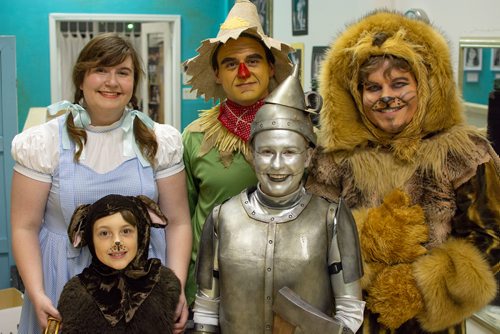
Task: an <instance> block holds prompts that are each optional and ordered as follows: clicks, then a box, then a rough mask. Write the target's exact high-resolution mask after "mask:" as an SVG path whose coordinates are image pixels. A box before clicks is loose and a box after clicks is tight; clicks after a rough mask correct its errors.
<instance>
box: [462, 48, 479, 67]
mask: <svg viewBox="0 0 500 334" xmlns="http://www.w3.org/2000/svg"><path fill="white" fill-rule="evenodd" d="M464 57H465V58H464V70H465V71H481V68H482V60H483V49H482V48H465V50H464Z"/></svg>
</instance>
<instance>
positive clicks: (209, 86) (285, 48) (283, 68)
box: [184, 0, 293, 101]
mask: <svg viewBox="0 0 500 334" xmlns="http://www.w3.org/2000/svg"><path fill="white" fill-rule="evenodd" d="M242 33H246V34H250V35H254V36H256V37H257V38H259V39H260V40H262V42H264V44H265V45H266V46H267V48H268V49H270V50H271V52H272V53H273V55H274V58H275V63H274V73H275V74H274V78H272V79H271V81H270V83H269V91H272V90H273V89H274V88H275V87H276V86H277V85H278V84H279V83H280V82H281V81H283V80H285V79H286V78H287V77H288V75H289V74H290V73H291V71H292V64H291V62H290V60H289V59H288V53H289V52H291V51H293V49H292V48H291V47H290V46H289V45H288V44H285V43H282V42H280V41H278V40H275V39H273V38H271V37H269V36H266V35H265V34H264V30H263V29H262V26H261V24H260V20H259V15H258V13H257V8H256V7H255V5H254V4H253V3H251V2H250V1H248V0H236V3H235V4H234V6H233V8H231V10H230V11H229V14H228V15H227V17H226V20H225V21H224V23H223V24H222V25H221V27H220V30H219V33H218V34H217V37H215V38H209V39H206V40H204V41H202V42H201V46H200V47H199V48H198V50H197V51H198V55H197V56H195V57H193V58H191V59H189V60H187V61H186V62H185V63H184V67H185V68H186V73H187V74H188V75H190V76H192V78H191V79H190V80H189V82H188V83H189V84H190V85H191V86H192V88H191V90H192V91H193V90H197V93H196V96H201V95H204V97H205V101H208V100H209V99H211V98H213V99H214V100H215V101H217V100H218V99H221V100H222V99H225V98H226V93H225V92H224V90H223V89H222V85H220V84H217V83H216V79H217V78H216V77H215V72H214V70H213V68H212V55H213V53H214V51H215V49H216V48H217V46H218V45H219V44H220V43H222V44H224V43H226V42H227V40H228V39H230V38H233V39H237V38H239V37H240V35H241V34H242Z"/></svg>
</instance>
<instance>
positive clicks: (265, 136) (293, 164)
mask: <svg viewBox="0 0 500 334" xmlns="http://www.w3.org/2000/svg"><path fill="white" fill-rule="evenodd" d="M252 148H253V158H254V168H255V174H256V175H257V179H258V180H259V184H260V189H261V190H262V192H264V193H265V194H267V195H270V196H273V197H282V196H286V195H290V194H292V193H293V192H295V191H296V190H298V189H299V187H300V185H301V182H302V176H303V175H304V169H305V168H307V167H308V166H309V162H310V160H311V156H312V149H311V148H310V147H309V146H308V145H307V141H306V140H305V138H304V137H303V136H302V135H300V134H298V133H296V132H294V131H289V130H267V131H262V132H259V133H257V134H256V135H255V138H254V139H253V145H252Z"/></svg>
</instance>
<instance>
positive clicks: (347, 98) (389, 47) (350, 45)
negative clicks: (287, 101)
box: [319, 11, 463, 160]
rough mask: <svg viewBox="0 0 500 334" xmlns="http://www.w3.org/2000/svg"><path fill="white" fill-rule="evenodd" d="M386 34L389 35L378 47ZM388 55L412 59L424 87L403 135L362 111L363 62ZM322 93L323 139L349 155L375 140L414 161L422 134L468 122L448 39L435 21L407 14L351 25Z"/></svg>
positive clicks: (328, 65) (335, 48)
mask: <svg viewBox="0 0 500 334" xmlns="http://www.w3.org/2000/svg"><path fill="white" fill-rule="evenodd" d="M381 33H382V34H385V35H387V39H386V40H385V42H383V43H382V44H381V45H380V46H377V45H374V43H373V41H374V38H375V37H376V36H377V35H378V34H381ZM383 54H392V55H394V56H396V57H399V58H403V59H405V60H406V61H408V63H409V64H410V66H411V68H412V71H413V73H414V75H415V78H416V80H417V85H418V86H417V92H418V99H419V103H418V109H417V111H416V113H415V116H414V117H413V120H412V121H411V122H410V124H408V126H407V127H406V128H405V129H404V130H403V131H402V132H400V133H399V134H397V135H389V134H387V133H385V132H384V131H381V130H380V129H378V128H376V127H375V126H373V124H372V123H371V122H370V121H369V120H368V119H367V118H366V117H365V116H364V114H363V113H362V112H361V110H362V98H361V94H360V92H359V90H358V84H359V82H358V78H359V69H360V66H361V65H362V64H363V63H364V62H365V61H366V60H367V59H368V58H369V57H370V56H375V55H383ZM320 93H321V95H322V96H323V98H324V106H323V110H322V112H321V123H320V124H321V130H320V135H319V141H320V145H321V146H323V148H324V149H325V150H326V151H344V152H345V153H348V152H350V151H352V150H354V149H355V148H356V147H364V146H366V145H367V144H369V143H372V144H375V145H384V146H390V147H391V149H392V150H393V151H394V152H395V154H396V156H397V157H398V158H400V159H403V160H412V157H413V156H414V153H415V152H416V151H417V150H418V148H419V145H420V140H421V139H422V138H424V137H425V136H427V135H429V134H433V133H436V132H440V131H443V130H446V129H449V128H451V127H452V126H454V125H458V124H462V123H463V106H462V101H461V98H460V96H459V93H458V92H457V88H456V85H455V81H454V79H453V71H452V67H451V59H450V51H449V48H448V44H447V41H446V40H445V38H444V37H443V35H442V34H441V33H440V32H439V31H438V30H437V29H436V28H434V27H433V26H431V25H430V24H427V23H425V22H423V21H420V20H415V19H410V18H407V17H405V16H404V15H402V14H401V13H396V12H389V11H376V12H373V13H371V14H368V15H367V16H366V17H364V18H363V19H362V20H360V21H358V22H356V23H354V24H352V25H350V26H348V27H347V29H346V30H345V31H344V32H343V33H342V34H341V35H340V36H339V37H338V38H337V40H336V41H335V42H334V43H333V44H332V45H331V46H330V49H329V50H328V52H327V54H326V57H325V61H324V63H323V66H322V69H321V73H320Z"/></svg>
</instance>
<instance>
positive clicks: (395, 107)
mask: <svg viewBox="0 0 500 334" xmlns="http://www.w3.org/2000/svg"><path fill="white" fill-rule="evenodd" d="M388 66H389V63H388V61H385V62H384V63H383V64H382V66H380V67H379V68H378V69H377V70H375V71H374V72H372V73H371V74H369V75H368V78H367V80H366V81H365V82H364V83H363V92H362V94H363V111H364V113H365V115H366V117H367V118H368V119H369V120H370V121H371V122H372V123H373V125H375V126H376V127H378V128H379V129H381V130H383V131H385V132H388V133H392V134H396V133H399V132H401V131H402V130H403V129H404V128H405V127H406V126H407V125H408V124H409V123H410V122H411V120H412V119H413V116H414V115H415V112H416V111H417V105H418V95H417V82H416V80H415V77H414V76H413V74H412V73H411V72H405V71H401V70H398V69H397V68H393V69H392V70H391V71H390V73H389V75H386V74H385V73H384V72H385V70H386V68H387V67H388Z"/></svg>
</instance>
